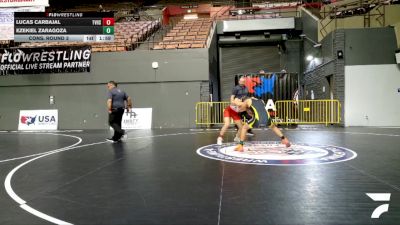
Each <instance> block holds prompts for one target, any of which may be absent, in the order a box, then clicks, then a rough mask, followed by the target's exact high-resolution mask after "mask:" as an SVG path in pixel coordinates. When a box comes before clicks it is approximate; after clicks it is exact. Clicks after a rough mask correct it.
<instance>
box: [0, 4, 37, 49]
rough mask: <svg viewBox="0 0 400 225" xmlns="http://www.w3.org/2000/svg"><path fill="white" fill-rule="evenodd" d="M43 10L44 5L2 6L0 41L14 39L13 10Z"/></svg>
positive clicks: (0, 13)
mask: <svg viewBox="0 0 400 225" xmlns="http://www.w3.org/2000/svg"><path fill="white" fill-rule="evenodd" d="M0 1H1V0H0ZM44 11H45V7H44V6H30V7H18V8H2V9H1V12H0V31H1V32H0V41H7V40H14V12H44Z"/></svg>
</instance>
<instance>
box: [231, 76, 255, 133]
mask: <svg viewBox="0 0 400 225" xmlns="http://www.w3.org/2000/svg"><path fill="white" fill-rule="evenodd" d="M238 83H239V84H238V85H236V86H235V87H234V88H233V90H232V95H231V104H232V103H233V102H234V100H235V98H238V99H243V98H244V97H250V95H249V90H248V89H247V87H246V85H245V84H246V78H245V77H244V76H241V77H240V78H239V81H238ZM237 129H239V128H237ZM247 135H249V136H253V135H254V133H253V131H252V130H251V129H248V130H247Z"/></svg>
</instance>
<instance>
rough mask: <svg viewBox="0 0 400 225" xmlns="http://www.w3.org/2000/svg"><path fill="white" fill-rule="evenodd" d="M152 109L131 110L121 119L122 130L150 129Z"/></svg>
mask: <svg viewBox="0 0 400 225" xmlns="http://www.w3.org/2000/svg"><path fill="white" fill-rule="evenodd" d="M152 112H153V109H152V108H132V112H127V111H125V113H124V115H123V117H122V129H125V130H131V129H151V120H152Z"/></svg>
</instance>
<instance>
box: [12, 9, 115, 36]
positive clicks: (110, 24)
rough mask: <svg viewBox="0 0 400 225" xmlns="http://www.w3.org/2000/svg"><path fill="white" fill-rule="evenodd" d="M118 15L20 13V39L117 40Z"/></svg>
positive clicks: (16, 31)
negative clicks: (115, 34) (115, 19)
mask: <svg viewBox="0 0 400 225" xmlns="http://www.w3.org/2000/svg"><path fill="white" fill-rule="evenodd" d="M114 23H115V21H114V14H113V13H109V12H101V13H100V12H84V13H43V12H16V13H15V14H14V41H16V42H51V41H57V42H63V41H74V42H113V41H114Z"/></svg>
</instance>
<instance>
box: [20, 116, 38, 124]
mask: <svg viewBox="0 0 400 225" xmlns="http://www.w3.org/2000/svg"><path fill="white" fill-rule="evenodd" d="M36 117H37V116H21V123H22V124H26V125H28V126H29V125H31V124H34V123H35V121H36Z"/></svg>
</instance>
